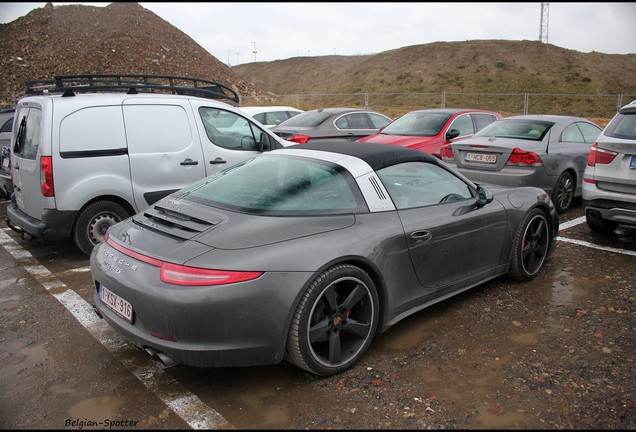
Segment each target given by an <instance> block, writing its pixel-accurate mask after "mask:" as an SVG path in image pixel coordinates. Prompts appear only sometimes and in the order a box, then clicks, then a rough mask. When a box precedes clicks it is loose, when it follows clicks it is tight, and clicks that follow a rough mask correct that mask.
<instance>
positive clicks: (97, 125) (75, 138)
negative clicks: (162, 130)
mask: <svg viewBox="0 0 636 432" xmlns="http://www.w3.org/2000/svg"><path fill="white" fill-rule="evenodd" d="M127 109H132V107H127ZM148 114H150V113H148ZM153 118H156V116H155V115H152V116H149V115H144V114H143V113H141V114H140V115H139V120H140V121H143V124H144V126H146V127H147V128H148V129H147V131H144V132H145V139H146V140H148V141H151V142H153V144H154V137H151V134H153V131H156V130H157V127H159V126H161V124H160V122H157V124H154V123H150V124H149V120H151V119H153ZM135 121H137V120H136V119H134V121H131V122H130V125H134V124H135ZM170 126H172V125H170ZM164 127H166V128H167V127H168V125H164ZM141 133H143V132H141ZM142 141H143V140H142ZM125 148H126V132H125V131H124V119H123V115H122V108H121V107H119V106H97V107H87V108H83V109H80V110H77V111H75V112H73V113H71V114H69V115H67V116H66V117H64V119H63V120H62V121H61V123H60V154H61V156H62V157H70V156H72V155H73V153H74V152H87V151H93V152H96V151H104V150H111V151H113V150H122V149H125ZM75 154H77V153H75Z"/></svg>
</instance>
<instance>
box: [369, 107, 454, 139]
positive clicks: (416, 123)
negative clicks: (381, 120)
mask: <svg viewBox="0 0 636 432" xmlns="http://www.w3.org/2000/svg"><path fill="white" fill-rule="evenodd" d="M450 117H451V116H450V114H444V113H431V112H412V113H408V114H405V115H403V116H402V117H400V118H398V119H397V120H395V121H394V122H393V123H391V124H390V125H388V126H387V127H385V128H384V129H383V130H382V132H380V133H381V134H385V135H408V136H435V135H437V134H439V133H440V131H441V130H442V128H443V127H444V125H445V124H446V122H447V121H448V119H449V118H450Z"/></svg>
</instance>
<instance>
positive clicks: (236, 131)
mask: <svg viewBox="0 0 636 432" xmlns="http://www.w3.org/2000/svg"><path fill="white" fill-rule="evenodd" d="M199 115H200V116H201V121H202V122H203V127H204V128H205V133H206V135H207V136H208V139H209V140H210V141H211V142H212V143H213V144H215V145H217V146H219V147H223V148H227V149H230V150H251V151H254V150H258V145H257V142H258V141H259V140H260V139H261V135H262V134H263V131H262V130H261V129H259V128H258V127H256V125H255V124H254V123H252V122H251V121H249V120H247V119H246V118H245V117H242V116H240V115H238V114H236V113H233V112H231V111H225V110H222V109H219V108H211V107H201V108H199Z"/></svg>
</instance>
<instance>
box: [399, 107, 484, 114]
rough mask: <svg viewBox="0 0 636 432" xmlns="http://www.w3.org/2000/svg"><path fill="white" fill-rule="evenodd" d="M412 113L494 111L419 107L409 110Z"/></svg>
mask: <svg viewBox="0 0 636 432" xmlns="http://www.w3.org/2000/svg"><path fill="white" fill-rule="evenodd" d="M411 112H412V113H424V112H431V113H433V112H434V113H443V114H458V113H465V112H478V113H487V114H494V113H495V112H494V111H488V110H483V109H472V108H429V109H421V110H416V111H411Z"/></svg>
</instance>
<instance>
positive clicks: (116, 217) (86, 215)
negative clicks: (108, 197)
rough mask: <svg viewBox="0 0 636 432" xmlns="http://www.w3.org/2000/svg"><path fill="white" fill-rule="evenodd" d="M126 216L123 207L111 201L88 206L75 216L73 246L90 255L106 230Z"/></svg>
mask: <svg viewBox="0 0 636 432" xmlns="http://www.w3.org/2000/svg"><path fill="white" fill-rule="evenodd" d="M128 216H129V214H128V212H127V211H126V209H125V208H124V207H122V206H121V205H119V204H117V203H114V202H112V201H96V202H94V203H92V204H89V205H88V206H86V207H84V208H83V209H82V210H80V212H79V215H78V216H77V220H76V222H75V227H74V228H73V239H74V240H75V244H77V247H79V248H80V250H81V251H82V252H84V253H85V254H86V255H90V254H91V252H92V250H93V248H94V247H95V245H96V244H97V243H99V242H100V241H102V239H103V238H104V234H106V231H107V230H108V228H110V227H111V226H113V225H115V224H116V223H117V222H119V221H121V220H123V219H126V218H127V217H128Z"/></svg>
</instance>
